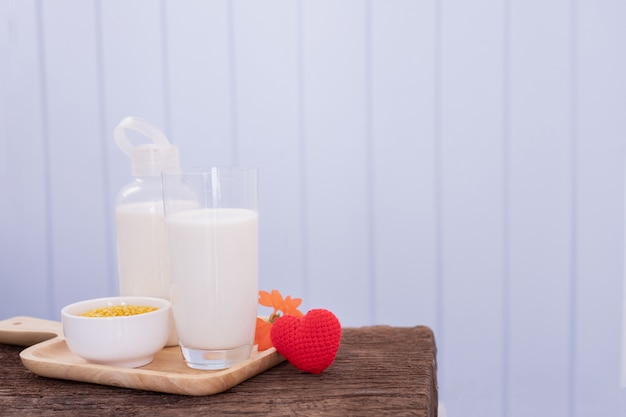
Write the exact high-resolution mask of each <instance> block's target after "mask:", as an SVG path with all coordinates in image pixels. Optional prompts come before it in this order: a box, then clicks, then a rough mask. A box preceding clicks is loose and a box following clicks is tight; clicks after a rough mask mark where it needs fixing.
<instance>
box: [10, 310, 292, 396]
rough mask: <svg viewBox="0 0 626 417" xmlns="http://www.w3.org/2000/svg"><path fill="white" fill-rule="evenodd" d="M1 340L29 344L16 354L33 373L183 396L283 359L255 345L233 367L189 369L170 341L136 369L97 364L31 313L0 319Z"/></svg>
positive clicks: (216, 388)
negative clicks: (68, 344)
mask: <svg viewBox="0 0 626 417" xmlns="http://www.w3.org/2000/svg"><path fill="white" fill-rule="evenodd" d="M0 343H7V344H13V345H20V346H30V347H29V348H27V349H25V350H23V351H22V352H21V353H20V358H21V359H22V363H23V364H24V366H25V367H26V368H27V369H29V370H30V371H32V372H33V373H35V374H37V375H41V376H45V377H49V378H58V379H67V380H72V381H81V382H89V383H94V384H101V385H111V386H114V387H125V388H133V389H139V390H147V391H157V392H165V393H170V394H182V395H212V394H217V393H219V392H223V391H226V390H228V389H230V388H232V387H234V386H235V385H237V384H239V383H241V382H243V381H245V380H247V379H249V378H252V377H253V376H255V375H257V374H259V373H261V372H263V371H265V370H267V369H269V368H271V367H273V366H275V365H277V364H279V363H281V362H282V361H284V360H285V359H284V358H283V357H282V356H281V355H280V354H278V352H276V349H274V348H270V349H268V350H265V351H263V352H258V351H256V350H254V351H253V352H252V354H251V355H250V358H249V359H248V360H246V361H244V362H242V363H240V364H237V365H235V366H233V367H232V368H229V369H224V370H220V371H202V370H198V369H192V368H189V367H188V366H187V365H186V364H185V361H184V359H183V357H182V354H181V352H180V349H179V348H178V347H176V346H174V347H166V348H164V349H162V350H161V351H160V352H158V353H157V354H156V356H155V357H154V361H153V362H152V363H150V364H148V365H145V366H142V367H140V368H118V367H113V366H108V365H98V364H93V363H89V362H87V361H86V360H84V359H82V358H81V357H79V356H77V355H75V354H74V353H72V352H71V351H70V350H69V348H68V347H67V344H66V343H65V338H64V337H63V327H62V325H61V323H60V322H56V321H50V320H42V319H37V318H33V317H14V318H11V319H7V320H3V321H0Z"/></svg>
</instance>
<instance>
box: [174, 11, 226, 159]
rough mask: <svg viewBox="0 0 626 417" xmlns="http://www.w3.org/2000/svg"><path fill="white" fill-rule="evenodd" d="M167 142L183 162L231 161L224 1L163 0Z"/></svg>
mask: <svg viewBox="0 0 626 417" xmlns="http://www.w3.org/2000/svg"><path fill="white" fill-rule="evenodd" d="M164 12H165V13H166V17H167V34H168V44H167V50H168V62H167V66H168V68H169V71H168V73H169V83H168V85H169V88H170V92H169V97H170V99H171V102H170V106H169V107H170V109H171V116H170V120H171V127H170V129H171V135H170V136H171V137H170V141H171V142H173V143H175V144H176V145H177V146H179V147H180V152H181V155H180V157H181V164H182V165H183V166H185V167H191V166H207V165H213V166H218V165H230V164H231V163H232V161H233V159H234V156H233V155H232V145H231V139H232V138H231V136H232V129H231V123H232V121H231V97H230V89H229V86H230V84H231V77H232V76H233V75H232V74H231V73H230V70H231V68H230V66H229V48H230V43H229V36H228V33H229V28H228V25H229V14H228V4H227V1H220V2H206V1H200V0H183V1H179V0H176V1H168V2H166V7H165V10H164Z"/></svg>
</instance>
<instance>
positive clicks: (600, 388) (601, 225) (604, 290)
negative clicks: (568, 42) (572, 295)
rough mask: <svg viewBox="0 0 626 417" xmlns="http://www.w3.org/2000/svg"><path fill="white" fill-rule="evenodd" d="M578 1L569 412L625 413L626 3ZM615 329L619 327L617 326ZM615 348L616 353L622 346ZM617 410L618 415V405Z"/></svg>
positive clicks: (588, 413) (594, 413) (593, 413)
mask: <svg viewBox="0 0 626 417" xmlns="http://www.w3.org/2000/svg"><path fill="white" fill-rule="evenodd" d="M602 5H603V7H598V4H596V3H589V2H578V4H577V13H576V16H575V17H577V20H576V22H577V26H576V29H577V30H576V46H577V53H576V58H577V60H576V62H575V64H576V68H577V71H576V75H577V77H576V80H575V81H577V83H576V86H577V95H576V104H577V106H576V113H575V114H576V121H577V123H576V127H577V130H576V131H577V143H578V146H577V154H576V157H577V160H578V163H577V168H578V172H577V178H578V192H577V207H578V209H577V214H578V218H577V224H578V225H579V226H578V240H577V243H578V247H577V249H578V250H577V254H578V257H577V264H576V265H577V268H578V292H577V296H578V299H577V307H578V309H577V311H576V317H577V318H578V320H577V328H576V339H575V340H574V341H573V342H574V343H575V348H576V350H575V352H576V357H575V362H574V365H575V376H576V377H575V379H574V381H575V386H574V391H573V401H574V403H573V404H574V409H573V411H574V413H573V415H575V416H581V417H582V416H589V415H623V414H624V412H625V411H626V389H623V388H624V387H622V389H621V390H620V386H619V383H618V372H617V371H618V369H617V366H616V364H618V363H620V357H621V355H623V354H624V351H623V349H625V348H626V347H624V346H622V345H621V332H624V331H625V328H624V326H625V325H626V323H622V314H621V312H622V303H624V295H623V288H625V287H624V275H623V273H622V270H623V262H624V260H623V258H624V256H623V255H624V252H623V248H624V243H623V242H624V235H623V230H624V229H623V227H620V226H619V225H623V224H624V176H625V175H626V170H625V168H624V167H625V158H624V151H625V150H626V141H625V139H626V117H624V115H626V51H625V50H624V48H623V47H622V41H621V40H622V39H623V38H624V34H623V30H624V29H623V28H624V25H623V22H624V21H625V20H626V4H625V3H624V2H621V1H607V2H602ZM620 328H621V332H620V331H617V329H620ZM620 351H621V352H620ZM618 410H621V413H620V412H619V411H618Z"/></svg>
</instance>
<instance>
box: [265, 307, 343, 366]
mask: <svg viewBox="0 0 626 417" xmlns="http://www.w3.org/2000/svg"><path fill="white" fill-rule="evenodd" d="M270 338H271V339H272V344H273V345H274V347H275V348H276V350H277V351H278V353H280V354H281V355H283V356H284V357H285V359H287V360H288V361H289V362H290V363H291V364H292V365H293V366H295V367H296V368H298V369H299V370H301V371H304V372H310V373H312V374H319V373H320V372H322V371H323V370H324V369H326V368H328V367H329V366H330V365H331V364H332V363H333V361H334V360H335V356H337V350H338V349H339V343H340V341H341V324H340V323H339V320H338V319H337V317H336V316H335V315H334V314H333V313H331V312H330V311H328V310H324V309H314V310H311V311H309V312H308V313H307V314H306V315H305V316H304V317H302V319H300V318H298V317H295V316H289V315H287V316H282V317H279V318H277V319H276V320H275V321H274V324H273V325H272V330H271V331H270Z"/></svg>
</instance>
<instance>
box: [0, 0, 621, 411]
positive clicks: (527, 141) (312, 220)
mask: <svg viewBox="0 0 626 417" xmlns="http://www.w3.org/2000/svg"><path fill="white" fill-rule="evenodd" d="M624 22H626V3H625V2H624V1H622V0H612V1H611V0H600V1H591V0H588V1H582V0H579V1H577V0H569V1H565V0H561V1H559V0H549V1H543V0H542V1H540V0H527V1H522V0H476V1H471V2H470V1H463V0H445V1H436V0H423V1H420V0H359V1H357V0H341V1H332V0H291V1H289V0H267V1H251V0H250V1H243V0H234V1H226V0H223V1H199V0H196V1H191V0H176V1H170V0H162V1H149V0H107V1H102V0H93V1H85V0H72V1H70V0H57V1H27V0H20V1H11V0H0V190H1V191H2V194H1V197H0V319H4V318H9V317H12V316H17V315H31V316H36V317H42V318H52V319H59V311H60V308H61V307H62V306H64V305H65V304H68V303H70V302H73V301H77V300H81V299H85V298H92V297H99V296H104V295H110V294H115V293H116V292H117V279H116V255H115V236H114V229H113V206H114V197H115V194H116V193H117V191H118V190H119V189H120V188H121V187H122V185H123V184H125V183H126V182H127V181H128V180H129V176H130V168H129V162H128V160H127V159H126V157H125V156H124V155H123V154H122V152H121V151H120V150H119V149H117V147H116V145H115V143H114V141H113V136H112V131H113V128H114V127H115V125H116V124H117V123H118V122H119V120H120V119H121V118H123V117H125V116H129V115H134V116H140V117H144V118H146V119H147V120H149V121H151V122H152V123H153V124H155V125H157V126H158V127H160V128H161V129H163V130H164V131H165V132H166V134H167V135H168V137H169V138H170V140H171V141H172V142H173V143H175V144H176V145H178V146H179V147H180V149H181V155H182V161H183V164H184V165H186V166H194V165H229V164H240V165H257V166H258V167H259V169H260V175H261V185H260V187H261V188H260V192H261V203H260V205H261V215H262V222H261V245H262V246H261V251H262V259H261V287H262V288H263V289H266V290H271V289H273V288H277V289H279V290H281V291H282V292H283V294H290V295H292V296H294V297H298V296H299V297H302V298H303V299H304V309H305V310H307V309H310V308H317V307H320V308H328V309H331V310H332V311H334V312H335V314H337V316H338V317H339V318H340V320H341V321H342V323H343V324H344V325H345V326H361V325H370V324H390V325H395V326H413V325H417V324H425V325H428V326H431V327H432V328H433V330H434V331H435V333H436V337H437V343H438V349H439V351H438V360H439V379H440V396H441V399H442V400H443V402H444V403H445V405H446V408H447V409H448V415H449V416H453V417H459V416H465V417H472V416H475V417H485V416H503V417H504V416H506V417H509V416H510V417H514V416H515V417H518V416H519V417H525V416H553V417H559V416H568V417H570V416H571V417H574V416H576V417H583V416H622V415H625V414H626V389H624V388H620V377H621V373H620V372H621V368H620V367H621V366H622V362H621V358H622V355H623V352H624V350H623V347H622V333H623V328H624V324H623V318H622V316H623V314H622V305H623V301H624V279H623V273H622V270H623V259H624V256H623V252H624V250H623V248H624V243H623V241H624V203H623V200H624V150H625V145H626V48H625V47H624V40H625V39H626V25H625V24H624Z"/></svg>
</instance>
